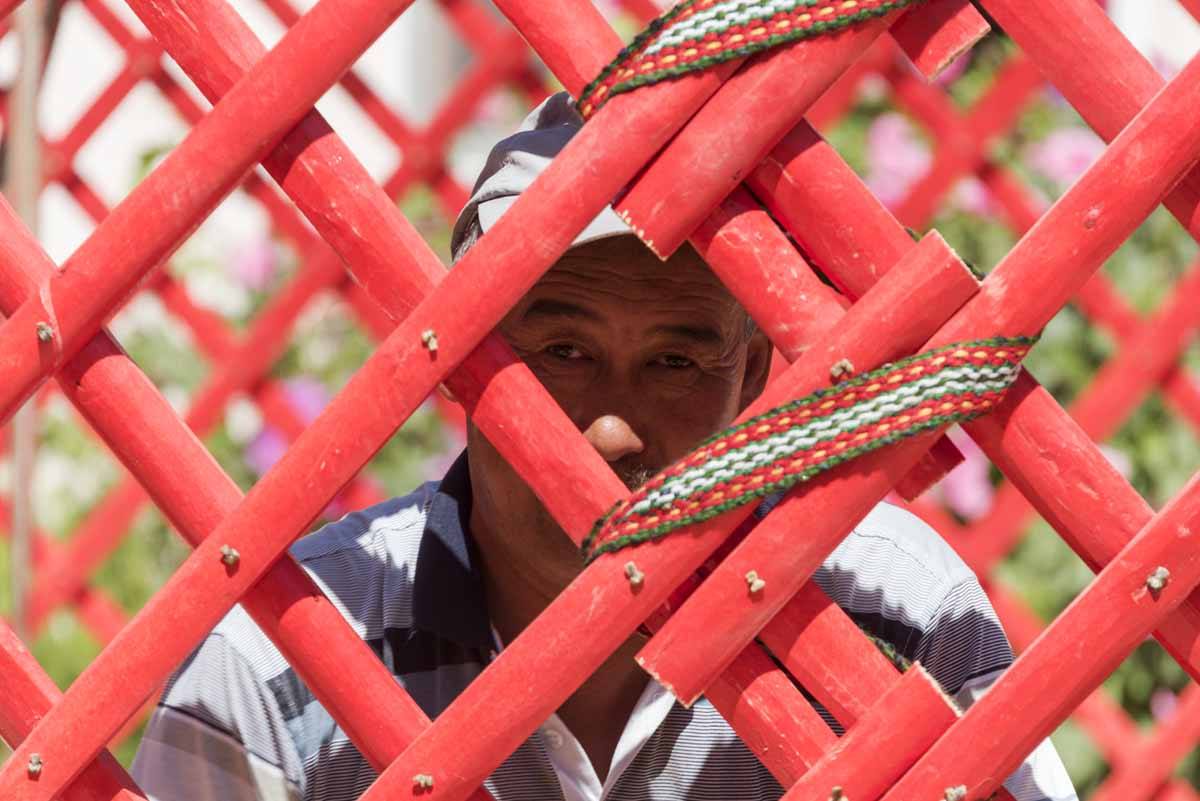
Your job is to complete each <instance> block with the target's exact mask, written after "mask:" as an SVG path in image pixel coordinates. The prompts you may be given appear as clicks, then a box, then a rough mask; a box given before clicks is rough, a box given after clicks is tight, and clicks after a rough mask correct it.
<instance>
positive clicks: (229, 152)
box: [0, 0, 411, 420]
mask: <svg viewBox="0 0 1200 801" xmlns="http://www.w3.org/2000/svg"><path fill="white" fill-rule="evenodd" d="M410 2H411V0H393V1H392V2H389V3H373V2H366V1H365V0H322V2H320V3H318V4H317V5H316V6H315V7H314V8H313V9H312V11H310V12H309V13H308V14H306V15H305V17H304V18H303V19H302V20H301V21H300V22H298V23H297V24H296V26H295V27H294V28H292V29H291V30H290V31H289V32H288V33H287V35H285V36H284V38H283V40H282V41H280V43H279V46H278V47H276V48H275V49H273V50H272V51H271V52H270V53H268V54H267V55H266V56H265V57H264V58H263V60H262V61H261V62H260V63H259V65H258V66H257V67H256V68H255V69H254V70H253V72H252V73H251V74H250V75H249V76H248V77H247V78H246V79H245V80H243V81H242V82H240V83H239V84H238V85H237V86H235V87H234V88H233V89H231V90H230V92H229V94H228V95H226V96H225V97H224V98H223V99H222V101H221V102H220V103H218V104H217V105H216V106H215V107H214V109H213V111H212V113H211V114H209V115H207V116H206V117H205V118H204V119H203V120H201V122H200V123H199V124H198V125H197V126H196V127H195V128H194V129H193V130H192V132H191V133H190V134H189V135H188V137H187V138H186V139H185V140H184V141H183V142H182V143H181V144H180V145H179V146H178V147H177V148H176V149H175V150H173V151H172V152H171V154H170V155H169V156H168V157H167V158H166V159H165V160H164V161H163V163H162V165H161V166H160V167H159V168H158V169H156V170H155V171H154V172H153V173H152V174H151V175H150V176H149V177H147V178H146V179H145V180H144V181H142V182H141V183H140V184H138V186H137V187H136V188H135V189H134V190H133V191H132V192H131V193H130V194H129V195H128V196H127V197H126V198H125V200H123V201H122V202H121V203H120V204H119V205H118V206H117V207H116V208H115V209H113V212H112V214H110V215H109V216H108V218H107V219H106V220H105V221H104V223H102V224H101V226H100V227H99V228H98V229H97V230H96V232H94V233H93V234H92V236H90V237H89V238H88V240H87V241H86V242H84V244H83V245H82V246H81V247H80V248H79V250H78V251H76V253H75V254H74V255H73V256H72V257H71V258H70V259H68V260H67V262H66V263H65V264H64V265H63V268H62V270H61V271H60V272H59V273H58V274H57V275H56V276H55V277H54V278H52V279H51V280H50V281H49V282H48V284H47V285H46V286H44V287H43V288H41V289H40V291H39V293H38V294H37V295H36V296H34V297H31V298H29V299H27V300H26V301H25V302H24V303H23V304H22V305H21V307H20V308H18V309H16V310H15V311H14V312H13V313H12V314H11V315H9V318H8V320H6V321H5V322H4V324H3V325H0V360H2V361H0V364H2V365H3V367H4V371H5V378H6V381H5V383H4V385H3V387H0V420H4V419H7V418H8V416H9V415H10V414H11V413H12V412H13V411H14V410H15V408H16V407H17V406H18V405H19V404H20V402H21V401H23V400H24V399H25V398H27V397H28V396H29V395H30V394H31V393H32V392H33V390H34V389H36V388H37V386H38V385H39V384H40V383H41V382H42V381H44V380H45V378H46V376H47V375H48V374H49V373H50V372H51V371H53V370H55V369H57V368H58V367H60V366H61V365H62V364H63V363H64V362H65V361H67V360H68V359H69V358H70V357H71V356H73V355H74V354H75V353H77V352H78V350H79V349H80V348H81V347H82V346H83V345H84V343H85V342H86V341H87V340H88V339H89V338H90V337H91V336H92V335H93V334H94V333H95V332H96V331H97V330H98V329H99V328H100V326H101V325H102V324H103V322H104V320H105V319H107V317H108V316H109V315H111V314H113V312H114V311H115V310H116V308H118V307H119V306H120V305H121V304H122V303H123V302H124V300H125V299H126V298H127V297H128V296H129V294H130V293H132V292H133V290H134V289H135V287H136V286H137V283H138V282H139V281H140V280H141V278H142V277H143V276H144V275H145V274H146V273H147V272H149V271H150V270H151V269H153V268H154V267H156V266H157V265H158V264H159V263H160V262H161V261H162V260H163V259H165V258H166V257H167V256H169V255H170V254H171V252H172V251H173V250H174V249H175V248H176V247H178V245H179V243H180V242H181V241H182V240H183V239H184V237H186V236H187V235H188V234H189V233H191V231H192V230H193V229H194V228H195V226H196V225H197V224H198V222H199V219H200V218H201V217H202V216H204V215H206V214H207V212H208V211H210V210H211V209H212V208H213V207H214V206H215V205H216V204H217V202H218V201H219V200H220V199H221V198H222V197H224V196H225V194H226V193H227V192H229V190H230V189H232V188H233V186H234V185H235V183H236V182H237V181H238V180H239V179H240V178H241V177H242V176H243V175H244V174H245V173H246V172H247V171H248V170H249V169H250V167H251V166H252V165H253V164H254V163H255V162H256V161H258V160H259V159H261V158H262V157H263V156H264V155H266V154H267V153H268V152H270V150H271V149H272V147H273V146H274V144H275V143H276V142H278V141H279V139H280V138H281V137H282V136H283V135H284V134H285V133H287V131H288V130H289V129H290V128H291V127H292V126H294V125H295V124H296V123H297V122H298V121H299V120H300V119H301V118H302V117H303V116H304V115H305V113H307V111H308V109H309V108H311V107H312V105H313V103H315V102H316V101H317V100H318V99H319V98H320V96H321V95H322V94H324V92H325V90H326V89H328V87H329V86H330V84H332V83H333V81H335V80H336V79H337V78H338V77H339V76H340V75H341V74H342V73H343V72H344V71H345V70H346V69H347V68H348V67H349V66H350V64H351V63H353V61H354V60H355V59H356V58H358V56H359V54H360V53H361V52H362V51H363V50H365V49H366V47H367V46H368V45H369V44H370V43H371V42H372V41H373V40H374V39H375V37H376V36H378V35H379V34H380V33H381V32H382V31H383V29H384V28H385V27H387V25H388V24H390V23H391V22H392V20H394V19H395V18H396V17H397V16H398V15H399V14H400V12H401V11H403V10H404V8H405V7H407V5H408V4H409V3H410ZM164 205H165V206H166V207H167V208H169V209H170V213H168V214H162V213H161V211H162V209H163V207H164ZM149 221H157V222H158V223H159V224H149ZM118 254H119V255H118ZM114 257H117V258H119V259H120V260H121V263H122V264H123V265H124V266H123V268H122V269H114V266H113V259H114ZM39 324H41V326H43V328H39ZM45 326H48V327H49V328H48V330H49V337H50V339H49V340H48V341H46V342H42V339H43V336H40V335H39V331H45V330H47V329H46V328H44V327H45Z"/></svg>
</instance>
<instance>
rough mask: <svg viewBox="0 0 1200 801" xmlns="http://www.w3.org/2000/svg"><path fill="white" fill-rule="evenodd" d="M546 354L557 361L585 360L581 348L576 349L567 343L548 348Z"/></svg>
mask: <svg viewBox="0 0 1200 801" xmlns="http://www.w3.org/2000/svg"><path fill="white" fill-rule="evenodd" d="M546 353H549V354H550V355H551V356H553V357H555V358H556V359H570V360H575V359H582V358H584V354H583V351H581V350H580V349H579V348H577V347H575V346H574V345H571V344H568V343H566V342H562V343H558V344H556V345H550V346H549V347H547V348H546Z"/></svg>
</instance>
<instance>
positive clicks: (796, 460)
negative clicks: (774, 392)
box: [582, 337, 1035, 562]
mask: <svg viewBox="0 0 1200 801" xmlns="http://www.w3.org/2000/svg"><path fill="white" fill-rule="evenodd" d="M1034 341H1035V340H1034V339H1032V338H1028V337H1016V338H995V339H986V340H977V341H973V342H963V343H958V344H955V345H950V346H947V347H944V348H938V349H936V350H932V351H928V352H926V353H920V354H917V355H916V356H912V357H910V358H908V359H904V360H901V361H898V362H893V363H891V364H887V365H884V366H883V367H880V368H878V369H877V370H872V371H871V372H869V373H864V374H862V375H860V376H857V377H855V378H852V379H850V380H848V381H844V382H842V383H840V384H837V385H835V386H833V387H831V388H829V389H822V390H817V391H816V392H814V393H812V394H811V395H808V396H807V397H804V398H800V399H799V400H795V401H791V402H790V403H786V404H784V405H782V406H778V407H776V408H774V409H772V410H771V411H769V412H766V413H764V414H761V415H759V416H757V417H754V418H752V419H750V420H748V421H746V422H744V423H742V424H740V425H737V426H734V427H732V428H729V429H727V430H725V431H722V432H720V433H719V434H717V435H716V436H714V437H712V438H710V439H709V440H707V441H706V442H704V443H703V444H701V445H700V447H698V448H697V449H696V450H694V451H692V452H691V453H690V454H688V455H687V456H685V457H684V458H683V459H681V460H679V461H678V462H676V463H675V464H674V465H672V466H670V467H668V468H667V469H665V470H663V471H662V472H661V473H659V474H658V475H656V476H654V477H653V478H651V479H650V480H649V481H647V482H646V483H645V484H644V485H642V486H641V487H639V488H638V489H637V490H636V491H635V492H634V493H633V494H632V495H630V496H629V498H627V499H626V500H624V501H622V502H620V503H618V504H617V505H616V506H614V507H613V508H612V509H611V510H610V511H609V513H608V514H607V515H605V516H604V517H603V518H601V519H600V520H598V521H597V522H596V525H595V527H593V529H592V531H591V533H590V534H589V535H588V537H587V539H585V540H584V542H583V546H582V547H583V552H584V555H585V556H586V558H587V561H588V562H591V561H592V560H593V559H595V558H596V557H598V556H600V555H601V554H604V553H609V552H612V551H618V550H621V549H622V548H627V547H629V546H631V545H637V544H639V543H643V542H647V541H650V540H655V539H659V538H661V537H664V536H666V535H667V534H670V533H672V532H675V531H678V530H679V529H682V528H684V527H685V526H688V525H691V524H693V523H698V522H701V521H704V520H709V519H711V518H713V517H716V516H718V515H720V514H724V513H725V512H728V511H730V510H731V509H735V508H737V507H739V506H743V505H745V504H747V503H750V502H752V501H756V500H758V499H761V498H764V497H766V496H768V495H773V494H775V493H778V492H782V491H785V490H787V489H790V488H791V487H793V486H795V485H796V484H798V483H800V482H801V481H807V480H809V479H811V478H813V477H815V476H817V475H820V474H821V473H823V472H825V471H826V470H829V469H831V468H833V467H836V466H838V465H840V464H842V463H844V462H847V461H850V460H851V459H854V458H856V457H858V456H862V455H863V454H866V453H870V452H871V451H874V450H877V449H879V448H882V447H884V446H885V445H889V444H891V443H894V442H898V441H900V440H903V439H907V438H908V437H912V436H915V435H917V434H920V433H922V432H925V431H931V430H933V429H937V428H941V427H942V426H947V425H951V424H953V423H961V422H964V421H966V420H971V419H973V418H975V417H978V416H979V415H981V414H986V413H987V412H988V411H989V410H990V409H991V408H992V407H993V406H995V405H996V403H997V402H998V401H999V400H1000V398H1001V397H1002V396H1003V395H1004V392H1005V391H1006V390H1007V389H1008V387H1009V386H1011V384H1012V382H1013V381H1015V380H1016V377H1017V375H1018V373H1019V372H1020V367H1021V360H1022V359H1024V357H1025V354H1026V353H1028V352H1029V349H1030V348H1031V347H1032V346H1033V343H1034Z"/></svg>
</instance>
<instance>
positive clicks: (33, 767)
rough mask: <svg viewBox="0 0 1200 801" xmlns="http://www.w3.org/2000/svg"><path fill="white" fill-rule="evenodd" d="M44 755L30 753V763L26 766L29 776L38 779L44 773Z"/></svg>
mask: <svg viewBox="0 0 1200 801" xmlns="http://www.w3.org/2000/svg"><path fill="white" fill-rule="evenodd" d="M42 764H43V763H42V755H41V754H30V755H29V764H28V765H26V766H25V772H26V773H28V774H29V778H31V779H36V778H37V777H38V776H41V775H42Z"/></svg>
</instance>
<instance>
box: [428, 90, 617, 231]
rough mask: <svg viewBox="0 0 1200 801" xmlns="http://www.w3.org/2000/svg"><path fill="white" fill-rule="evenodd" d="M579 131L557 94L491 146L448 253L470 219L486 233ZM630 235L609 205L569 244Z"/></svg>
mask: <svg viewBox="0 0 1200 801" xmlns="http://www.w3.org/2000/svg"><path fill="white" fill-rule="evenodd" d="M582 127H583V118H582V117H580V116H579V113H578V112H577V111H576V110H575V107H574V105H573V104H572V102H571V96H570V95H568V94H567V93H566V92H559V93H558V94H554V95H551V96H550V97H548V98H546V100H545V101H543V102H542V104H541V105H540V106H538V107H537V108H535V109H534V110H533V111H532V112H531V113H530V114H529V116H528V117H526V118H525V121H524V122H523V123H521V127H520V128H519V129H517V132H516V133H514V134H513V135H512V136H509V137H506V138H504V139H501V140H500V141H499V142H497V143H496V145H495V146H494V147H493V148H492V152H491V153H489V154H488V158H487V162H486V163H485V164H484V165H483V170H482V171H481V172H480V173H479V178H477V179H476V181H475V187H474V189H472V190H471V199H470V200H468V201H467V205H465V206H463V209H462V211H461V212H459V214H458V220H457V221H456V222H455V223H454V232H453V234H451V237H450V252H451V253H453V254H456V255H457V254H458V250H459V246H460V245H461V244H462V242H463V239H464V236H465V234H466V232H467V230H468V228H469V227H470V224H471V222H472V220H474V219H478V220H479V226H480V228H481V229H482V231H483V232H484V233H487V231H488V229H490V228H491V227H492V226H493V225H495V224H496V220H498V219H500V215H501V214H503V213H504V212H505V211H507V210H508V207H509V206H511V205H512V204H513V203H515V202H516V200H517V195H519V194H521V192H523V191H524V190H525V188H526V187H528V186H529V185H530V184H532V183H533V181H534V179H535V178H537V177H538V175H539V174H541V172H542V170H544V169H546V165H548V164H549V163H550V161H551V159H553V158H554V156H555V155H557V154H558V152H559V151H560V150H562V149H563V148H564V147H565V146H566V144H567V142H569V141H570V140H571V137H572V136H574V135H575V132H576V131H578V130H579V129H580V128H582ZM632 233H633V230H632V229H631V228H630V227H629V226H628V225H626V224H625V222H624V221H622V220H621V218H620V217H618V216H617V213H616V212H615V211H613V210H612V206H605V207H604V210H603V211H601V212H600V213H599V214H598V215H597V216H596V219H594V220H592V221H591V222H590V223H588V226H587V228H584V229H583V231H582V232H580V234H579V236H577V237H575V241H574V242H573V243H572V245H582V244H583V243H585V242H591V241H593V240H596V239H603V238H604V237H608V236H617V235H619V234H632Z"/></svg>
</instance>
